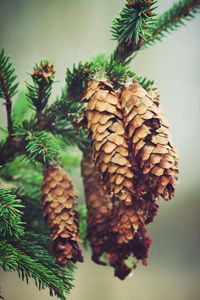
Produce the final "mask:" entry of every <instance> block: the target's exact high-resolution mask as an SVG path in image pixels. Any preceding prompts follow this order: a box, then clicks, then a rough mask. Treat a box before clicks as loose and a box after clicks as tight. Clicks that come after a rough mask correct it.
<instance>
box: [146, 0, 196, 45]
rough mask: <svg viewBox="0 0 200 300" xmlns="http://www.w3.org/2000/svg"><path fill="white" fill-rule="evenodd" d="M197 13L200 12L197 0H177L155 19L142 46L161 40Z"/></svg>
mask: <svg viewBox="0 0 200 300" xmlns="http://www.w3.org/2000/svg"><path fill="white" fill-rule="evenodd" d="M198 13H200V1H199V0H179V1H178V2H177V3H175V4H174V5H173V6H172V7H171V8H170V9H169V10H167V11H166V12H164V13H163V14H162V15H161V16H160V17H159V18H158V19H157V21H156V22H155V28H153V29H152V30H151V36H150V37H149V38H148V39H147V41H146V43H144V46H148V45H153V44H154V43H155V42H157V41H161V40H162V39H163V38H165V37H166V35H167V34H170V33H171V32H172V31H174V30H176V29H178V28H179V27H181V26H182V25H185V23H186V21H190V20H193V19H194V17H195V15H196V14H198Z"/></svg>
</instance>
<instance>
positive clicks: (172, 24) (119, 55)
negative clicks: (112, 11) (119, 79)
mask: <svg viewBox="0 0 200 300" xmlns="http://www.w3.org/2000/svg"><path fill="white" fill-rule="evenodd" d="M132 2H136V3H137V1H132ZM142 2H145V0H143V1H142ZM149 2H151V1H149ZM128 3H129V2H128ZM153 4H155V2H154V3H153ZM154 8H155V7H154ZM154 8H153V9H154ZM129 9H130V8H129ZM127 11H128V8H124V10H123V11H122V12H123V13H122V14H121V15H120V17H119V18H117V19H116V20H118V26H121V27H120V30H121V32H124V37H126V38H124V39H120V38H119V39H118V46H117V47H116V49H115V51H114V53H113V57H114V58H115V59H116V60H118V61H120V62H122V63H127V59H128V58H129V57H130V58H129V60H128V62H129V61H130V60H131V55H132V54H134V53H135V52H137V51H138V50H140V49H143V48H145V47H147V46H149V45H153V44H154V43H155V42H157V41H161V39H162V38H164V37H165V36H166V34H168V33H171V32H172V31H173V30H176V29H177V28H179V27H180V26H182V25H184V24H185V21H189V20H192V19H193V18H194V17H195V15H196V14H197V13H199V12H200V1H199V0H179V1H178V2H177V3H175V4H174V5H173V6H172V7H171V8H170V9H169V10H167V11H166V12H165V13H163V14H162V15H161V16H158V17H157V18H154V19H153V20H151V24H148V23H147V24H145V25H146V29H145V26H144V27H143V28H144V30H146V31H145V32H147V35H146V37H143V38H141V39H140V42H138V43H137V44H136V43H134V39H133V32H134V31H133V30H135V31H137V24H135V27H134V26H133V25H134V24H132V26H133V28H132V31H131V32H132V35H131V34H130V33H129V35H128V34H127V35H126V34H125V33H126V32H129V31H128V28H129V27H127V26H128V25H127V22H125V17H127V20H129V18H130V16H129V15H128V14H127ZM131 16H132V15H131ZM129 22H130V21H129ZM130 23H131V22H130ZM115 24H116V21H114V23H113V26H116V25H115ZM130 36H131V37H132V40H131V42H127V38H128V37H130Z"/></svg>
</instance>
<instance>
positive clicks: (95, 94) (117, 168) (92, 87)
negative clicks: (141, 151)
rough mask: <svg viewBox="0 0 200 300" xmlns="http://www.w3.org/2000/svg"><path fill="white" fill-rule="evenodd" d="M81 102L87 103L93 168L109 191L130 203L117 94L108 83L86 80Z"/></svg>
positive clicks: (128, 169) (129, 176)
mask: <svg viewBox="0 0 200 300" xmlns="http://www.w3.org/2000/svg"><path fill="white" fill-rule="evenodd" d="M82 102H87V103H88V105H87V108H86V113H85V114H86V121H87V129H88V132H89V135H90V136H91V139H92V147H93V155H94V163H95V167H96V169H98V170H99V173H100V174H101V178H102V181H103V183H104V184H105V185H106V186H107V189H108V192H109V193H111V194H112V196H113V197H114V198H115V199H119V200H120V201H123V202H124V203H125V204H126V205H131V204H132V202H133V199H132V193H133V190H134V187H133V177H134V174H133V172H132V170H131V164H130V162H129V160H128V144H127V142H126V139H125V131H124V126H123V122H122V113H121V106H120V103H119V100H118V96H117V94H116V93H115V91H114V90H113V88H112V86H111V85H110V84H109V83H107V82H101V81H100V82H98V81H95V80H93V81H90V82H89V83H88V88H87V90H86V93H85V95H84V97H83V99H82Z"/></svg>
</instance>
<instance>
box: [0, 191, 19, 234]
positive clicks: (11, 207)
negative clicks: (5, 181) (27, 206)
mask: <svg viewBox="0 0 200 300" xmlns="http://www.w3.org/2000/svg"><path fill="white" fill-rule="evenodd" d="M23 207H24V206H23V205H22V203H21V200H19V199H17V197H16V196H15V195H14V194H12V193H11V191H10V190H8V189H4V188H0V235H1V236H3V237H15V238H19V237H21V236H22V235H23V234H24V227H23V225H24V223H23V222H22V220H21V218H22V212H21V210H20V209H22V208H23Z"/></svg>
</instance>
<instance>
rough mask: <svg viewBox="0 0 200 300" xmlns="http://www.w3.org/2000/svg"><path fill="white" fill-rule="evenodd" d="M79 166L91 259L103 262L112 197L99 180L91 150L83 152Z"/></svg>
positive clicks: (107, 238) (99, 262)
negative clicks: (85, 206) (84, 199)
mask: <svg viewBox="0 0 200 300" xmlns="http://www.w3.org/2000/svg"><path fill="white" fill-rule="evenodd" d="M81 167H82V176H83V181H84V189H85V198H86V205H87V211H88V215H87V224H88V230H87V236H88V239H89V241H90V242H91V248H92V259H93V260H94V261H95V262H96V263H98V264H104V262H102V261H101V256H102V255H103V253H104V252H107V248H108V243H110V241H109V231H110V228H109V221H110V217H111V214H112V207H113V205H112V199H111V196H109V195H108V193H107V191H106V189H105V187H104V186H103V185H102V184H101V182H100V176H99V174H98V171H97V170H96V169H95V167H94V163H93V159H92V154H91V152H88V153H85V154H84V156H83V160H82V164H81Z"/></svg>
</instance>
